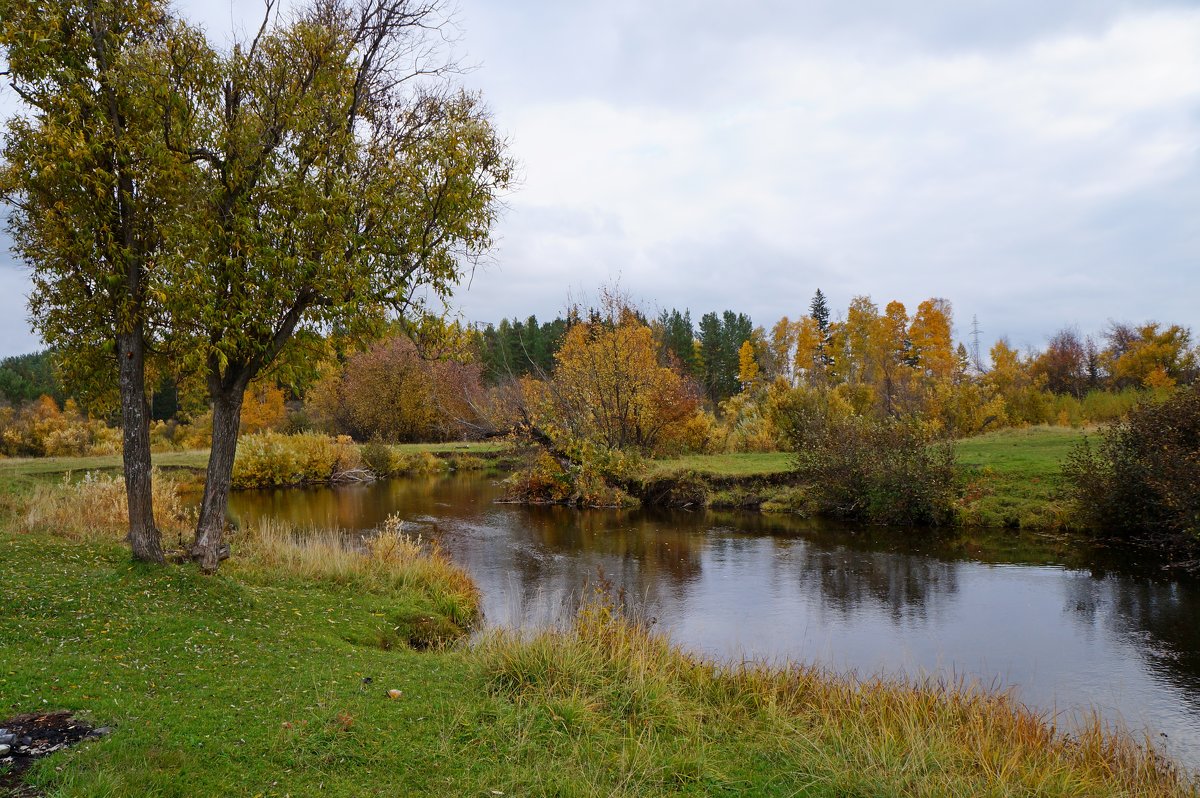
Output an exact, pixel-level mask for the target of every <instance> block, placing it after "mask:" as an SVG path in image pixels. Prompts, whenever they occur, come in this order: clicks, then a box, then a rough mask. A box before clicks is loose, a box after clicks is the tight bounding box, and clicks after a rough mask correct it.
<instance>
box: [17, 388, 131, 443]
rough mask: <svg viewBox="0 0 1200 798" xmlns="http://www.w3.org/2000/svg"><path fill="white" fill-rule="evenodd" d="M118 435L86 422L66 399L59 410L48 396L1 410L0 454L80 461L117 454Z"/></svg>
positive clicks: (98, 424)
mask: <svg viewBox="0 0 1200 798" xmlns="http://www.w3.org/2000/svg"><path fill="white" fill-rule="evenodd" d="M120 445H121V431H120V430H117V429H112V428H111V427H108V426H107V425H106V424H105V423H104V422H103V421H99V420H96V419H89V418H88V417H87V416H86V415H84V414H83V413H82V412H80V410H79V408H78V407H77V406H76V404H75V402H74V401H73V400H71V399H68V400H67V401H66V403H65V405H64V406H63V409H62V410H59V409H58V405H57V404H56V403H55V402H54V400H53V399H52V398H50V397H49V396H43V397H41V398H40V399H38V400H37V401H34V402H30V403H28V404H26V405H25V406H24V407H21V408H19V409H14V408H11V407H3V408H0V454H3V455H8V456H12V457H79V456H82V455H103V454H115V453H116V452H118V451H120Z"/></svg>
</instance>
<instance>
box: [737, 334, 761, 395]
mask: <svg viewBox="0 0 1200 798" xmlns="http://www.w3.org/2000/svg"><path fill="white" fill-rule="evenodd" d="M738 382H740V383H741V384H742V390H749V389H750V388H751V387H753V386H754V384H755V383H756V382H758V361H757V359H756V358H755V357H754V344H753V343H751V342H750V341H745V342H743V343H742V348H741V349H739V350H738Z"/></svg>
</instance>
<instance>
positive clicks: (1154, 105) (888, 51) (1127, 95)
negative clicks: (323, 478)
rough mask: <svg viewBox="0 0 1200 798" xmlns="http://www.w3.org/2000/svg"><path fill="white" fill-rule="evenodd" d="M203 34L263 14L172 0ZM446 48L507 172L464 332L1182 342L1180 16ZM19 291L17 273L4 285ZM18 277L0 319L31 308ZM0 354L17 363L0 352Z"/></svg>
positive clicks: (631, 18)
mask: <svg viewBox="0 0 1200 798" xmlns="http://www.w3.org/2000/svg"><path fill="white" fill-rule="evenodd" d="M181 5H182V8H183V11H184V13H187V14H189V15H192V16H193V18H196V16H197V15H204V16H205V23H206V25H207V26H208V28H209V29H210V31H212V32H214V33H215V34H216V35H217V36H218V38H220V36H222V35H224V31H226V30H229V29H230V23H229V19H230V17H231V16H232V17H233V18H235V19H238V20H250V21H249V22H246V21H242V22H240V23H238V24H240V25H242V26H243V27H252V26H253V24H254V23H255V22H256V20H257V13H258V12H257V9H258V7H259V6H258V5H257V4H255V3H241V2H239V3H238V4H236V5H235V6H233V7H232V11H231V10H230V8H228V7H227V8H224V9H214V8H213V7H212V6H207V5H204V4H200V3H198V2H190V3H183V4H181ZM460 16H461V23H462V27H463V31H464V40H463V48H464V55H465V60H466V61H468V62H477V63H479V64H480V65H481V68H480V69H478V70H477V71H474V72H472V73H470V74H468V75H467V76H466V78H465V80H466V82H467V83H468V85H470V86H472V87H476V88H479V89H481V90H483V92H484V93H485V95H486V96H487V98H488V100H489V104H490V105H491V106H492V107H493V109H494V110H495V114H496V119H497V122H498V124H499V125H500V126H501V127H502V128H503V129H504V130H505V131H506V132H507V133H508V134H509V135H510V137H511V139H512V142H513V148H514V152H515V154H516V155H517V156H518V157H519V158H520V160H521V161H522V163H523V169H524V181H523V182H524V184H523V186H522V188H521V190H520V191H518V192H516V193H515V194H514V195H513V196H512V198H511V199H510V208H509V211H508V212H507V214H506V215H505V218H504V220H503V222H502V224H501V226H500V229H499V238H500V246H499V248H498V250H497V252H496V253H495V255H494V257H493V262H492V263H491V264H490V265H488V266H487V267H485V268H482V269H480V270H479V271H478V272H477V273H476V274H475V276H474V278H473V280H472V282H471V285H470V288H469V290H464V291H463V292H461V293H460V296H459V303H460V305H461V308H462V311H463V314H464V316H465V317H466V318H468V319H473V320H488V321H495V320H498V319H499V318H501V317H504V316H513V315H518V316H526V315H529V314H530V313H536V314H537V315H539V316H541V317H546V316H550V315H553V314H554V313H555V312H557V311H559V310H560V309H561V308H562V307H563V306H564V303H565V302H566V299H567V296H568V293H572V294H574V295H576V296H579V295H581V294H584V293H587V292H588V291H590V290H592V289H594V288H595V286H596V285H597V284H599V283H600V282H603V281H605V280H609V279H613V278H615V277H617V276H619V277H620V279H621V282H622V284H623V285H624V286H625V287H626V288H627V289H628V290H630V291H632V292H634V293H637V294H639V295H641V296H642V297H643V298H644V299H645V300H646V301H647V302H648V303H649V304H654V305H657V306H661V307H672V306H677V307H681V308H682V307H690V308H691V309H692V310H693V313H694V315H699V314H700V313H703V312H705V311H707V310H715V309H722V308H726V307H730V308H734V309H737V310H743V311H746V312H750V313H751V314H752V315H753V316H754V318H755V321H756V322H757V323H759V324H763V325H770V324H771V323H772V322H773V321H774V320H775V319H777V318H778V317H779V316H780V315H784V314H787V315H789V316H795V315H797V314H798V313H800V312H802V311H803V310H804V308H805V307H806V306H807V301H808V297H809V296H811V293H812V291H813V290H814V289H815V288H816V287H818V286H820V287H821V288H822V289H823V290H825V291H826V293H828V294H829V295H830V297H831V300H832V301H833V302H834V303H835V305H838V306H842V307H844V306H845V304H846V303H847V302H848V301H849V300H850V298H851V297H852V296H854V295H856V294H870V295H872V296H873V297H874V298H875V299H876V301H877V302H879V303H880V304H883V303H885V302H886V301H888V300H889V299H892V298H897V299H900V300H902V301H904V302H905V303H906V304H908V305H909V307H910V308H912V307H915V305H916V304H917V303H918V302H919V301H920V300H921V299H924V298H926V297H930V296H944V297H947V298H949V299H950V300H951V301H952V302H953V303H954V305H955V308H956V311H957V318H958V322H959V323H958V327H959V332H960V334H965V332H966V330H967V328H968V327H969V324H970V318H971V316H972V314H975V315H978V316H979V318H980V322H981V325H982V326H983V327H984V329H985V330H986V331H987V334H988V335H987V337H988V338H989V340H990V339H991V338H994V337H996V336H999V335H1001V334H1006V335H1008V336H1009V337H1010V338H1011V339H1012V340H1013V342H1014V343H1016V344H1018V345H1026V344H1027V345H1033V346H1037V345H1040V344H1041V343H1042V342H1043V341H1044V340H1045V338H1046V337H1047V336H1048V335H1049V334H1051V333H1052V332H1053V331H1054V330H1055V329H1057V328H1058V327H1059V326H1061V325H1062V324H1064V323H1066V324H1071V323H1074V324H1078V325H1079V326H1080V327H1081V328H1082V329H1083V330H1084V331H1092V330H1098V329H1099V328H1100V327H1102V326H1103V324H1104V323H1105V321H1106V320H1107V319H1109V318H1121V319H1133V320H1140V319H1146V318H1157V319H1161V320H1164V321H1172V322H1175V321H1178V322H1181V323H1185V324H1189V325H1191V326H1193V327H1196V326H1197V325H1198V324H1200V311H1198V310H1197V309H1196V308H1197V306H1196V303H1195V301H1194V298H1195V296H1197V294H1198V293H1200V292H1198V290H1197V289H1200V277H1198V276H1197V273H1198V271H1200V270H1198V269H1197V260H1198V256H1200V240H1198V237H1200V224H1197V222H1196V219H1198V218H1200V188H1197V187H1200V180H1198V178H1200V159H1198V158H1197V145H1198V144H1200V8H1197V7H1196V5H1195V4H1194V3H1184V2H1154V3H1151V2H1118V1H1117V0H1062V1H1061V2H1055V3H1049V4H1047V3H1044V2H1033V0H1005V1H1004V2H1000V1H999V0H995V1H988V2H982V1H980V2H961V1H960V0H933V1H931V2H925V3H918V4H911V3H910V4H897V3H894V2H890V0H867V2H863V3H843V2H834V0H810V2H803V3H796V2H786V1H785V0H761V2H750V3H743V4H739V5H737V6H730V5H728V4H721V5H718V4H717V3H714V2H709V0H701V1H700V2H688V3H669V2H664V3H653V4H647V3H640V2H634V0H618V2H610V3H596V2H579V3H548V2H546V3H543V2H521V1H519V0H518V1H517V2H512V3H497V2H493V1H492V0H488V2H484V0H463V5H462V11H461V15H460ZM17 282H18V285H19V281H17ZM19 292H20V289H19V288H17V287H13V288H12V290H9V291H7V292H5V295H4V296H0V316H3V317H4V318H6V319H23V317H24V315H25V314H24V312H23V308H21V307H18V306H19V304H20V302H19V299H18V298H17V296H16V294H17V293H19ZM4 340H5V344H4V345H5V347H6V349H7V350H8V352H13V351H25V350H26V349H28V348H30V347H29V346H27V345H26V343H27V342H28V341H29V340H30V339H28V338H26V339H24V341H23V342H22V341H21V340H19V339H18V337H14V338H12V339H11V340H12V342H11V343H10V342H9V341H10V339H9V337H8V336H7V335H6V337H5V339H4Z"/></svg>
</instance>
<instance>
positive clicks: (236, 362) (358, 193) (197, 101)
mask: <svg viewBox="0 0 1200 798" xmlns="http://www.w3.org/2000/svg"><path fill="white" fill-rule="evenodd" d="M445 24H446V20H445V15H444V13H443V9H442V8H441V6H440V5H438V4H437V3H425V2H417V1H414V0H360V1H359V2H351V1H350V0H314V1H313V3H312V4H311V5H310V6H308V7H307V8H305V9H303V10H301V11H300V12H298V13H297V14H295V16H294V17H293V18H292V19H291V20H290V21H287V22H269V21H264V24H263V26H262V29H261V30H260V31H259V33H258V34H257V36H256V37H255V38H254V39H253V40H252V41H251V42H249V43H248V44H246V45H244V46H237V47H234V48H233V50H232V52H229V53H227V54H225V53H218V52H216V51H215V50H211V49H209V50H207V51H204V52H200V53H181V54H178V57H179V58H180V59H185V58H186V61H187V63H188V64H190V65H192V66H193V68H197V69H204V70H207V71H211V72H212V74H214V75H215V76H216V79H215V80H213V81H211V82H209V83H207V84H206V85H205V86H204V87H202V90H199V91H197V92H195V93H193V94H191V95H188V96H187V97H184V98H177V100H178V101H180V102H186V110H185V112H184V113H183V114H182V115H183V117H184V118H183V120H182V121H180V122H179V124H177V125H173V126H171V127H169V128H168V129H167V130H166V131H165V132H166V138H167V144H168V145H169V147H170V148H171V150H172V151H174V152H176V153H178V154H179V155H180V156H181V157H183V158H185V159H186V160H187V161H189V162H191V163H194V164H195V165H196V168H197V171H198V176H197V177H196V178H195V179H194V180H193V181H192V182H191V183H190V184H189V191H190V194H191V205H190V206H189V211H190V213H189V215H188V217H187V218H186V219H184V220H182V221H181V222H180V224H179V225H178V226H177V227H176V228H174V229H172V230H171V231H170V236H171V238H172V240H174V241H175V242H176V246H175V248H174V250H173V252H172V258H171V259H170V260H169V262H168V266H169V269H170V274H171V283H172V286H173V290H172V291H170V292H169V293H168V298H169V299H170V301H171V304H170V308H169V310H170V314H171V319H172V324H173V325H174V327H175V328H176V330H177V333H178V334H179V335H180V336H181V337H182V338H183V339H184V340H185V341H186V343H187V347H186V351H187V352H188V355H189V360H188V362H187V365H188V366H189V367H190V368H192V369H194V370H196V371H197V372H198V373H200V374H201V375H203V379H204V381H205V384H206V385H207V388H208V393H209V398H210V401H211V403H212V408H213V432H212V447H211V454H210V457H209V463H208V470H207V473H206V479H205V488H204V496H203V498H202V500H201V506H200V515H199V520H198V523H197V528H196V537H195V541H194V542H193V544H192V547H191V554H192V557H193V559H195V560H196V561H197V562H198V563H199V564H200V566H201V568H202V569H203V570H204V571H206V572H212V571H214V570H215V569H216V568H217V566H218V564H219V561H220V559H221V558H222V557H223V556H226V554H227V547H226V546H225V545H224V540H223V535H224V528H225V523H226V520H225V516H226V505H227V503H228V496H229V489H230V480H231V474H232V468H233V461H234V455H235V451H236V446H237V435H238V427H239V424H238V421H239V416H240V410H241V406H242V402H243V397H244V394H245V391H246V388H247V386H248V385H249V384H250V381H251V380H253V379H254V378H256V377H257V376H259V375H260V374H263V373H264V372H266V371H267V370H269V369H272V368H274V367H278V366H279V365H280V364H282V363H286V362H287V357H288V355H289V353H292V354H293V355H294V354H295V353H297V352H300V351H302V347H301V344H303V342H304V341H305V340H306V339H311V338H313V337H315V336H317V335H318V334H320V333H321V332H322V331H324V330H327V329H331V328H336V329H338V330H339V332H340V333H341V334H342V335H343V336H345V337H347V338H366V337H369V336H372V335H375V334H377V332H378V331H379V330H380V329H381V325H382V324H383V322H384V321H385V320H386V319H387V318H389V317H392V316H396V315H413V314H418V313H419V312H420V309H421V306H422V305H423V303H424V302H425V301H427V298H430V297H432V298H441V299H445V298H446V297H448V296H449V294H450V293H451V292H452V290H453V289H454V287H455V286H456V285H457V284H458V282H459V281H460V279H461V278H462V277H463V276H464V274H465V270H466V269H467V268H469V265H470V263H471V262H472V259H473V258H474V257H475V256H477V255H478V254H479V253H481V252H483V251H484V250H486V248H487V247H488V246H489V245H490V243H491V228H492V224H493V222H494V220H495V218H496V214H497V211H498V206H497V200H498V196H499V193H500V192H501V191H502V190H503V189H504V188H505V187H506V186H507V185H508V183H509V181H510V178H511V175H512V164H511V162H510V160H509V158H508V157H507V155H506V154H505V150H504V145H503V142H502V141H501V140H500V139H499V138H498V137H497V135H496V133H495V132H494V130H493V128H492V126H491V124H490V121H489V119H488V116H487V114H486V111H485V109H484V108H483V105H482V103H481V101H480V99H479V98H478V97H477V96H474V95H471V94H467V93H464V92H462V91H459V90H456V89H454V88H453V87H452V86H451V85H450V84H449V83H448V82H447V77H448V75H449V74H450V73H451V72H452V64H450V63H449V62H448V61H447V60H446V58H445V48H443V47H442V46H441V45H442V42H443V35H442V34H443V33H444V30H443V28H444V25H445Z"/></svg>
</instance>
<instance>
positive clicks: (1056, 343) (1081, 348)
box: [1033, 327, 1088, 399]
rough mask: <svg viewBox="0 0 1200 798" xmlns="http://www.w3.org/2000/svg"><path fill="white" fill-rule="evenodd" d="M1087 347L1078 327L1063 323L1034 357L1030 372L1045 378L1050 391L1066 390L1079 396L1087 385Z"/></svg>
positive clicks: (1079, 397) (1063, 391)
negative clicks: (1073, 327) (1074, 327)
mask: <svg viewBox="0 0 1200 798" xmlns="http://www.w3.org/2000/svg"><path fill="white" fill-rule="evenodd" d="M1087 366H1088V364H1087V349H1086V347H1085V345H1084V343H1083V341H1081V340H1080V338H1079V333H1078V331H1076V330H1074V329H1072V328H1070V327H1064V328H1063V329H1061V330H1059V331H1058V332H1056V333H1055V334H1054V336H1053V337H1052V338H1051V339H1050V342H1049V343H1048V344H1047V345H1046V351H1045V352H1043V353H1042V354H1041V355H1039V356H1038V358H1037V359H1036V360H1035V361H1034V364H1033V368H1034V373H1035V374H1037V375H1040V376H1042V377H1043V378H1044V379H1045V383H1046V388H1047V389H1048V390H1050V391H1053V392H1054V393H1069V394H1071V395H1072V396H1074V397H1075V398H1077V399H1082V398H1083V394H1084V392H1085V391H1086V390H1087V387H1088V373H1087V372H1088V367H1087Z"/></svg>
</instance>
